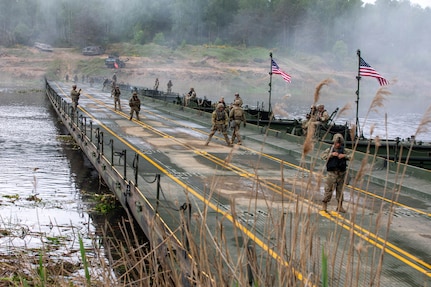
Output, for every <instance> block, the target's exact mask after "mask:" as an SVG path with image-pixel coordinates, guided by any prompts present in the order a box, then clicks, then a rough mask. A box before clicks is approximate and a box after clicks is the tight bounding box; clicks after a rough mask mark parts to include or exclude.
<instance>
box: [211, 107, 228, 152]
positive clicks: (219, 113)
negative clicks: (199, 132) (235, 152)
mask: <svg viewBox="0 0 431 287" xmlns="http://www.w3.org/2000/svg"><path fill="white" fill-rule="evenodd" d="M228 123H229V115H228V114H227V112H226V110H225V108H224V106H223V104H218V105H217V109H216V110H215V111H214V112H213V113H212V128H211V132H210V134H209V135H208V139H207V141H206V143H205V145H208V144H209V142H210V141H211V138H212V137H213V135H214V134H215V133H216V131H219V132H221V133H222V134H223V136H224V139H225V141H226V144H227V145H228V146H232V145H231V143H230V140H229V137H228V135H227V125H228Z"/></svg>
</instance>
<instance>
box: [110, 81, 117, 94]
mask: <svg viewBox="0 0 431 287" xmlns="http://www.w3.org/2000/svg"><path fill="white" fill-rule="evenodd" d="M116 86H117V83H116V82H115V81H112V82H111V97H113V96H114V92H115V87H116Z"/></svg>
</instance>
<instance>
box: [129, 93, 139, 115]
mask: <svg viewBox="0 0 431 287" xmlns="http://www.w3.org/2000/svg"><path fill="white" fill-rule="evenodd" d="M129 106H130V118H129V121H131V120H132V118H133V112H135V113H136V119H137V120H138V121H139V120H140V119H139V111H140V110H141V100H140V99H139V98H138V93H137V92H133V95H132V97H131V98H130V99H129Z"/></svg>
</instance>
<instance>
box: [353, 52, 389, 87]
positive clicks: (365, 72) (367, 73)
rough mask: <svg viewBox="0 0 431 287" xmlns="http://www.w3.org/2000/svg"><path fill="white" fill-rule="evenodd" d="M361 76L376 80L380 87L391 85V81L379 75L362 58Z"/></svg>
mask: <svg viewBox="0 0 431 287" xmlns="http://www.w3.org/2000/svg"><path fill="white" fill-rule="evenodd" d="M359 76H362V77H373V78H376V79H377V81H379V84H380V86H385V85H389V81H388V80H386V79H385V78H383V77H382V76H381V75H380V74H379V73H377V72H376V70H374V69H373V68H372V67H371V66H370V65H368V64H367V62H365V61H364V59H362V57H359Z"/></svg>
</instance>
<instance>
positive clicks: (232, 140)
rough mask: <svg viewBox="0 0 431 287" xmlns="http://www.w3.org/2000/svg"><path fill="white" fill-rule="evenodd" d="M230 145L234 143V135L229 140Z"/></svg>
mask: <svg viewBox="0 0 431 287" xmlns="http://www.w3.org/2000/svg"><path fill="white" fill-rule="evenodd" d="M230 143H231V144H234V143H235V135H232V138H231V140H230Z"/></svg>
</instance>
